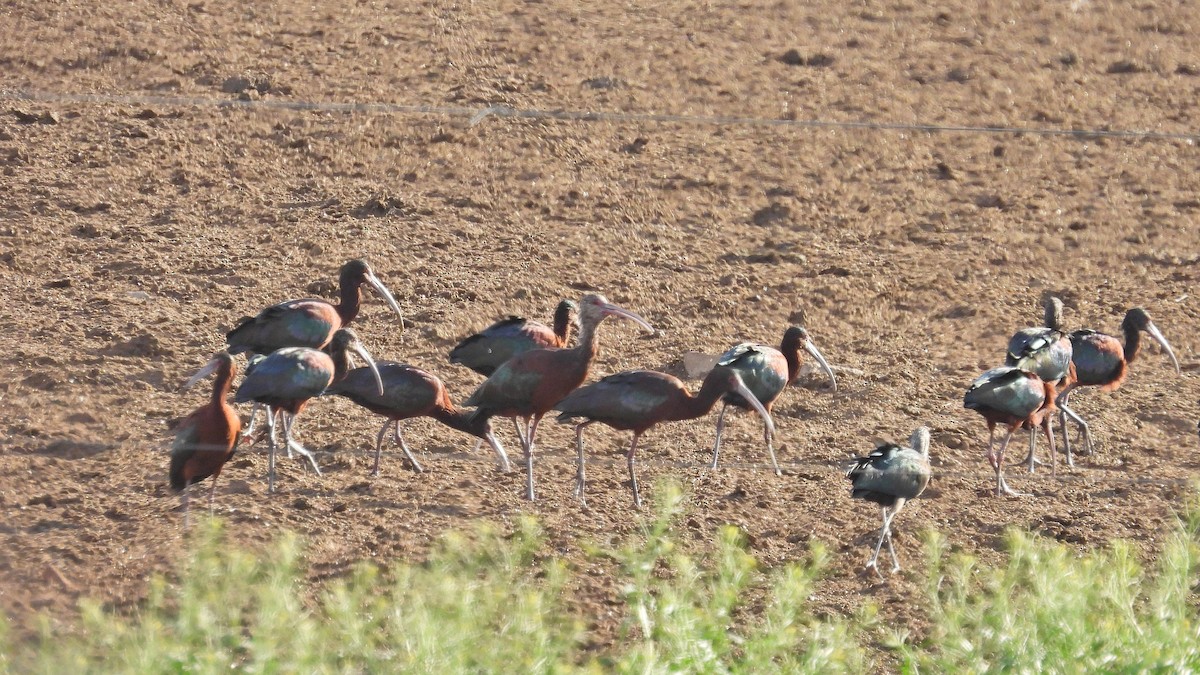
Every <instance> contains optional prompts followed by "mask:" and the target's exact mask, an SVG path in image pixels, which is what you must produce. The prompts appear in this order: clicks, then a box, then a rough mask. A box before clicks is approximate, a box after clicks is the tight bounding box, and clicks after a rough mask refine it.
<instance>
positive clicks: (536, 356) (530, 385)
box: [463, 294, 654, 501]
mask: <svg viewBox="0 0 1200 675" xmlns="http://www.w3.org/2000/svg"><path fill="white" fill-rule="evenodd" d="M610 316H613V317H617V318H622V319H629V320H631V321H634V322H636V323H638V324H640V325H641V326H642V327H644V328H645V329H646V330H649V331H653V330H654V328H653V327H652V326H651V325H650V324H649V323H647V322H646V320H645V319H643V318H642V317H640V316H638V315H637V314H634V313H633V312H631V311H629V310H627V309H624V308H622V307H618V306H617V305H614V304H612V303H610V302H609V301H608V300H606V299H605V298H604V296H602V295H594V294H590V295H585V296H584V297H583V299H581V300H580V301H579V317H580V332H579V344H577V345H576V346H574V347H571V348H569V349H532V350H530V351H527V352H524V353H521V354H517V355H516V356H514V357H512V358H511V359H509V360H508V361H505V362H504V363H503V364H501V365H500V367H499V368H497V369H496V372H494V373H492V375H491V377H489V378H488V379H487V380H485V381H484V382H483V383H482V384H480V385H479V388H478V389H476V390H475V393H473V394H471V397H470V398H468V399H467V400H466V401H465V402H464V403H463V405H464V406H468V407H475V408H477V410H476V411H475V414H476V415H478V416H480V417H482V418H484V419H486V418H490V417H519V418H521V419H523V420H525V424H526V427H525V429H524V430H523V431H522V429H521V428H520V426H519V425H518V428H517V433H518V435H519V436H520V439H521V447H522V449H523V450H524V451H525V470H526V477H525V483H526V490H525V495H526V497H527V498H528V499H529V500H531V501H532V500H533V499H534V492H533V484H534V480H533V449H534V439H535V437H536V435H537V427H538V423H539V422H541V420H542V417H543V416H544V415H545V414H546V413H547V412H549V411H550V410H551V409H553V408H554V404H556V403H558V402H559V401H561V400H563V399H564V398H566V396H567V394H569V393H571V391H572V390H574V389H575V388H576V387H578V386H579V385H581V384H583V382H584V381H585V380H586V379H587V376H588V370H589V369H590V368H591V365H592V359H594V358H595V356H596V352H597V350H598V349H599V347H598V345H597V340H596V332H597V329H598V327H599V325H600V322H602V321H604V319H605V318H607V317H610Z"/></svg>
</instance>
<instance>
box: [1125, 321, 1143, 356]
mask: <svg viewBox="0 0 1200 675" xmlns="http://www.w3.org/2000/svg"><path fill="white" fill-rule="evenodd" d="M1141 347H1142V332H1141V331H1140V330H1138V329H1136V328H1134V327H1132V326H1127V327H1125V363H1133V360H1134V359H1136V358H1137V355H1138V351H1139V350H1140V349H1141Z"/></svg>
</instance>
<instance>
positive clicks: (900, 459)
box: [846, 427, 931, 576]
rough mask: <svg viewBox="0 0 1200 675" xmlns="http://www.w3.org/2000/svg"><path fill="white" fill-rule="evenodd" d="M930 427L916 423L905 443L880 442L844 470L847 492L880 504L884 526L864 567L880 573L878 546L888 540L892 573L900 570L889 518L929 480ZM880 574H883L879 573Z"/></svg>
mask: <svg viewBox="0 0 1200 675" xmlns="http://www.w3.org/2000/svg"><path fill="white" fill-rule="evenodd" d="M930 473H931V470H930V467H929V429H927V428H925V427H917V429H916V431H914V432H913V433H912V437H911V438H910V439H909V442H908V447H907V448H906V447H904V446H902V445H896V444H894V443H883V444H880V445H878V446H876V448H875V451H874V452H872V453H871V454H869V455H867V456H866V457H858V458H855V460H854V462H853V464H851V465H850V467H849V469H847V470H846V477H847V478H849V479H850V484H851V489H850V496H851V497H852V498H854V499H865V500H867V501H870V502H875V503H876V504H879V506H880V508H881V509H882V512H883V527H882V528H880V530H879V542H878V543H877V544H875V552H874V553H873V554H872V555H871V559H870V560H868V561H867V569H874V570H875V573H876V574H878V573H879V567H878V562H879V550H880V548H882V547H883V544H884V542H885V541H886V542H887V548H888V554H890V555H891V556H892V573H893V574H894V573H896V572H899V571H900V561H899V560H898V559H897V558H896V551H895V550H894V549H893V548H892V520H893V519H894V518H895V517H896V514H897V513H900V509H902V508H904V505H905V503H907V502H908V500H910V499H916V498H917V497H919V496H920V495H921V493H922V492H924V491H925V486H926V485H928V484H929V476H930ZM881 576H882V575H881Z"/></svg>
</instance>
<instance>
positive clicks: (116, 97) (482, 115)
mask: <svg viewBox="0 0 1200 675" xmlns="http://www.w3.org/2000/svg"><path fill="white" fill-rule="evenodd" d="M0 100H7V101H30V102H39V103H53V104H59V105H63V104H77V105H78V104H85V105H126V106H159V107H168V108H240V109H247V110H255V109H257V110H267V111H290V112H308V111H316V112H330V113H359V114H371V115H399V116H410V117H411V116H437V117H448V118H459V119H465V120H466V121H467V126H472V127H473V126H475V125H477V124H479V123H480V122H482V121H483V120H485V119H487V118H488V117H498V118H515V119H527V120H545V121H556V122H613V123H621V124H690V125H708V126H749V127H781V128H789V127H790V128H798V129H840V130H847V131H850V130H857V131H900V132H905V131H907V132H920V133H962V134H987V135H995V134H1006V135H1022V134H1030V135H1035V136H1072V137H1077V138H1084V139H1088V138H1121V139H1133V140H1144V141H1184V142H1186V143H1189V144H1193V143H1195V142H1196V140H1198V139H1200V131H1196V132H1169V131H1147V130H1138V129H1063V128H1055V127H1006V126H987V125H978V126H976V125H955V124H932V123H922V122H911V123H910V122H869V121H860V122H853V121H840V120H825V119H783V118H770V117H745V116H729V115H680V114H669V113H647V112H623V111H608V112H605V111H586V110H561V109H559V110H548V109H541V108H514V107H511V106H507V105H491V106H484V107H481V108H478V107H466V106H443V105H427V104H421V105H405V104H399V103H363V102H336V101H302V100H282V99H257V100H250V99H238V98H211V97H201V96H161V95H148V94H87V93H76V92H52V91H28V90H21V89H10V88H0Z"/></svg>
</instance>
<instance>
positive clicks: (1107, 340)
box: [1058, 307, 1180, 454]
mask: <svg viewBox="0 0 1200 675" xmlns="http://www.w3.org/2000/svg"><path fill="white" fill-rule="evenodd" d="M1121 332H1122V333H1124V334H1125V345H1124V346H1122V345H1121V341H1120V340H1118V339H1117V338H1115V337H1113V336H1111V335H1105V334H1104V333H1098V332H1096V331H1094V330H1088V329H1083V330H1077V331H1075V332H1074V333H1071V335H1070V338H1071V364H1072V365H1073V366H1074V367H1075V380H1074V381H1073V382H1071V383H1070V384H1068V385H1067V386H1066V388H1065V389H1063V391H1062V393H1061V394H1059V397H1058V398H1059V403H1058V405H1059V407H1060V408H1062V407H1064V406H1066V405H1067V403H1068V402H1069V401H1070V398H1071V393H1072V392H1074V391H1075V389H1077V388H1079V387H1099V388H1100V391H1115V390H1117V389H1118V388H1120V386H1121V385H1122V384H1123V383H1124V382H1125V376H1126V375H1127V374H1128V372H1129V365H1130V364H1132V363H1133V361H1134V359H1136V358H1137V357H1138V352H1139V350H1140V349H1141V346H1142V333H1143V332H1145V333H1147V334H1148V335H1149V336H1150V337H1151V338H1153V339H1154V341H1155V342H1157V343H1158V344H1159V345H1161V346H1162V348H1163V351H1165V352H1166V353H1167V356H1168V357H1169V358H1170V359H1171V364H1172V365H1173V366H1175V374H1176V375H1178V374H1180V370H1179V359H1176V358H1175V352H1173V351H1172V350H1171V345H1170V344H1168V343H1167V338H1165V337H1163V334H1162V332H1161V331H1159V330H1158V327H1157V326H1155V325H1154V322H1153V321H1151V320H1150V314H1149V313H1148V312H1146V310H1144V309H1142V308H1141V307H1134V308H1133V309H1131V310H1129V311H1128V312H1126V313H1125V319H1124V320H1123V321H1121ZM1060 418H1061V416H1060ZM1071 419H1073V420H1075V423H1076V424H1078V425H1079V427H1080V429H1082V430H1083V443H1084V447H1085V448H1086V449H1087V452H1088V454H1091V453H1092V452H1093V451H1094V446H1093V445H1092V433H1091V430H1090V429H1089V428H1088V425H1087V423H1086V422H1084V421H1083V420H1082V419H1078V418H1077V417H1074V416H1073V417H1072V418H1071ZM1059 422H1060V423H1061V424H1062V427H1063V443H1064V444H1065V445H1066V446H1067V448H1068V450H1067V451H1068V452H1070V440H1069V439H1068V438H1067V427H1066V419H1060V420H1059Z"/></svg>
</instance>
